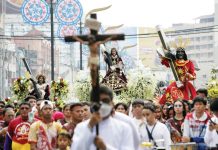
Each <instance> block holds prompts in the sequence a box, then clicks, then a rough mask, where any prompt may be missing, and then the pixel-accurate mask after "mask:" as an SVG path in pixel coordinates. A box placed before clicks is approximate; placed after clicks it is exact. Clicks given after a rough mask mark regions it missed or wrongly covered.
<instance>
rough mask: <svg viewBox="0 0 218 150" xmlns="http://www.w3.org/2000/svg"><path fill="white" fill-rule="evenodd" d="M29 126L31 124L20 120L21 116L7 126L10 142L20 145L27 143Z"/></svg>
mask: <svg viewBox="0 0 218 150" xmlns="http://www.w3.org/2000/svg"><path fill="white" fill-rule="evenodd" d="M30 125H31V123H30V122H28V121H24V120H22V118H21V116H19V117H17V118H15V119H14V120H12V121H11V122H10V123H9V126H8V133H9V134H10V136H11V138H12V141H14V142H17V143H20V144H26V143H28V134H29V130H30Z"/></svg>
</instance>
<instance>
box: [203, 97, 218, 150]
mask: <svg viewBox="0 0 218 150" xmlns="http://www.w3.org/2000/svg"><path fill="white" fill-rule="evenodd" d="M210 110H211V111H212V112H213V115H214V116H213V117H212V118H211V120H210V121H209V122H208V125H207V128H206V133H205V136H204V141H205V143H206V145H207V147H208V148H209V149H211V150H213V149H214V150H217V149H218V98H216V99H213V100H212V103H211V105H210Z"/></svg>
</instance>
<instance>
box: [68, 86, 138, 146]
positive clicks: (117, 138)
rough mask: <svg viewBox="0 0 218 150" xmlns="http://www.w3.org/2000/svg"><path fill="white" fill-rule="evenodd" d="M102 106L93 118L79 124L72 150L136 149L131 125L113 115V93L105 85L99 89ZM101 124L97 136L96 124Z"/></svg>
mask: <svg viewBox="0 0 218 150" xmlns="http://www.w3.org/2000/svg"><path fill="white" fill-rule="evenodd" d="M99 95H100V103H101V107H100V109H99V111H98V112H94V113H93V114H92V116H91V118H90V119H89V120H87V121H84V122H82V123H80V124H78V125H77V126H76V128H75V132H74V136H73V139H72V145H71V150H96V148H98V149H100V150H134V144H133V143H134V142H133V138H131V137H133V134H132V130H131V128H130V126H129V125H128V124H126V123H124V122H122V121H119V120H118V119H115V118H113V117H112V116H111V114H112V108H113V103H112V99H113V93H112V91H111V90H110V89H108V88H107V87H105V86H100V89H99ZM97 124H98V126H99V135H98V136H96V128H95V126H96V125H97Z"/></svg>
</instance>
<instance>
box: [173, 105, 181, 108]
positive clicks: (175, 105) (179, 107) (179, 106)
mask: <svg viewBox="0 0 218 150" xmlns="http://www.w3.org/2000/svg"><path fill="white" fill-rule="evenodd" d="M174 107H178V108H180V107H182V105H174Z"/></svg>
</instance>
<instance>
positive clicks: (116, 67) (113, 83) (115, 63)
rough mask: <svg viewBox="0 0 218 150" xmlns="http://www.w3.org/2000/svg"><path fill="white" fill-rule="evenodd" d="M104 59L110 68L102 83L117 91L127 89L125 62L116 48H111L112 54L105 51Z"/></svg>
mask: <svg viewBox="0 0 218 150" xmlns="http://www.w3.org/2000/svg"><path fill="white" fill-rule="evenodd" d="M104 60H105V62H106V63H107V65H108V69H107V73H106V76H105V77H104V78H103V80H102V84H104V85H106V86H108V87H110V88H112V89H113V90H114V91H115V92H119V91H121V90H123V89H125V88H126V84H127V78H126V76H125V75H124V73H123V66H124V64H123V61H122V59H121V57H120V56H119V55H118V52H117V50H116V48H112V49H111V54H108V53H107V52H106V51H104Z"/></svg>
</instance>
